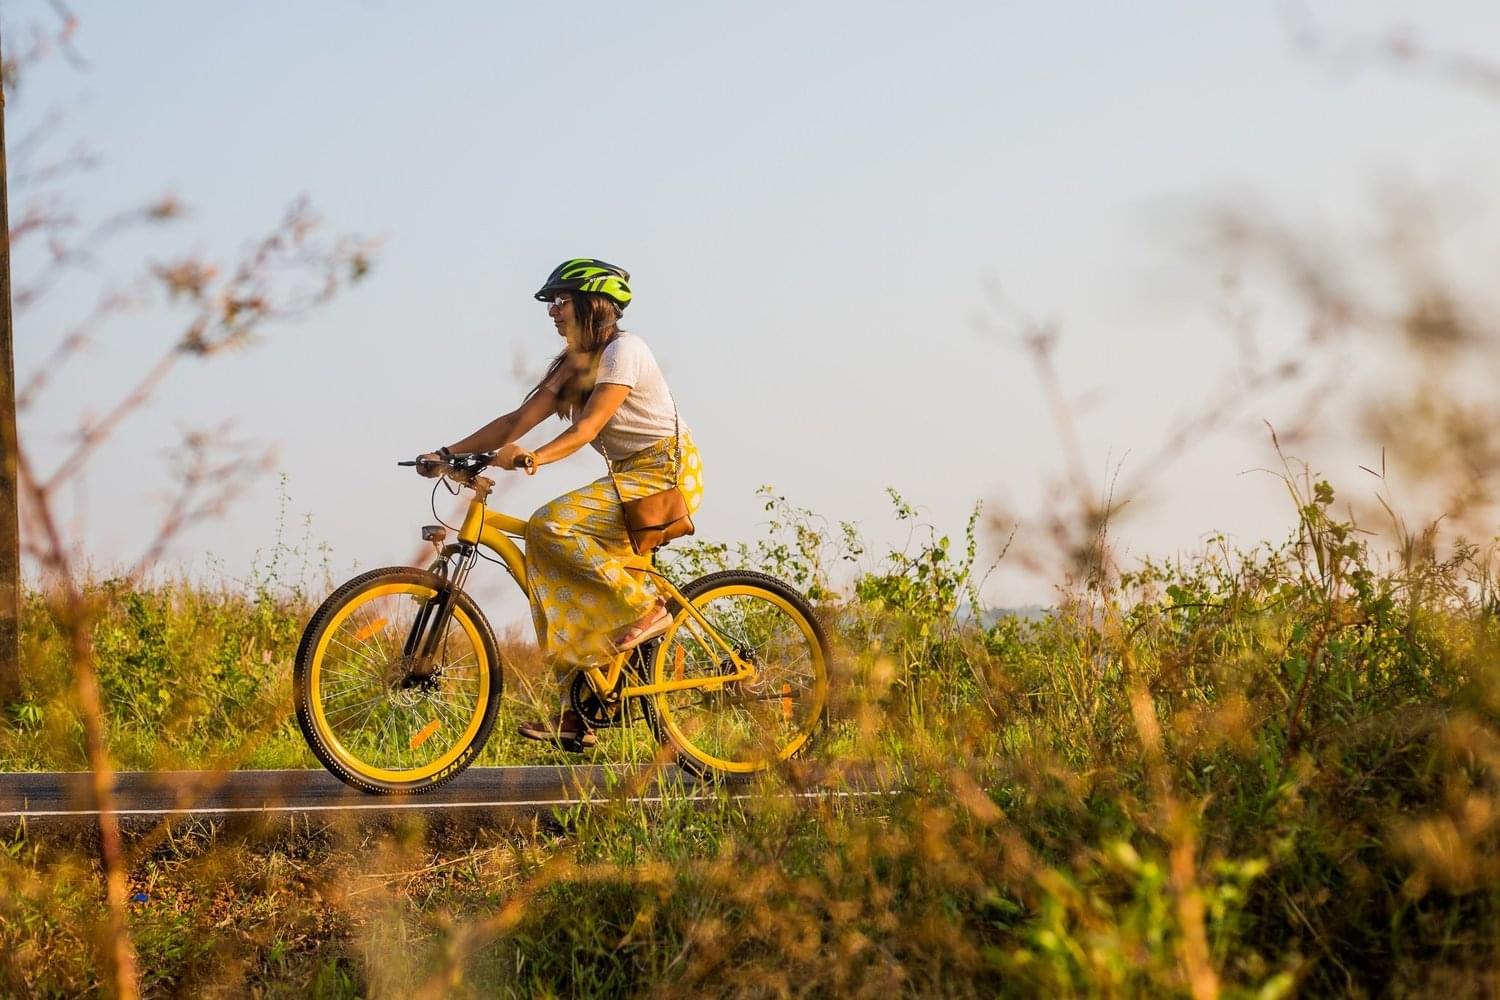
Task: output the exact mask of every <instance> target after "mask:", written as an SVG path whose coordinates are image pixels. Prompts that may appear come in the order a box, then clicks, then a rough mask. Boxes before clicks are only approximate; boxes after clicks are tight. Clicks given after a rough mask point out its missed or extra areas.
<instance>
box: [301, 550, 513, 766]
mask: <svg viewBox="0 0 1500 1000" xmlns="http://www.w3.org/2000/svg"><path fill="white" fill-rule="evenodd" d="M446 588H447V583H446V581H444V580H443V579H442V578H441V577H439V576H437V575H436V574H434V573H430V572H427V571H426V570H419V569H412V568H409V567H399V566H398V567H388V568H385V569H377V570H371V571H370V572H368V573H365V574H363V575H362V576H358V577H355V578H354V579H353V580H350V581H349V582H348V583H346V584H344V585H343V586H342V587H340V588H339V589H338V590H336V591H334V593H333V594H332V595H331V596H330V597H329V598H328V600H326V601H324V602H323V605H322V607H320V608H319V609H318V610H317V612H316V613H315V614H314V615H313V616H312V620H311V621H309V622H308V624H307V628H306V630H305V631H304V632H303V634H302V642H301V644H300V646H299V647H298V650H297V660H296V664H295V666H294V668H293V672H292V680H293V685H294V699H295V701H296V706H297V723H298V725H299V726H301V728H302V734H303V736H304V737H306V739H307V743H308V746H309V747H311V748H312V751H313V754H314V755H315V756H316V757H317V758H318V760H319V761H321V762H322V764H323V766H324V767H326V768H327V769H328V770H329V771H330V772H332V773H333V774H334V775H335V776H336V777H338V778H339V779H340V780H342V781H344V782H345V783H347V784H349V785H352V786H354V787H355V788H358V789H360V790H361V791H365V792H373V793H384V794H390V793H412V792H425V791H428V790H430V789H433V788H436V787H437V786H438V785H441V784H443V783H444V782H447V781H450V780H452V779H453V778H455V777H457V776H458V774H459V773H460V772H462V771H463V769H464V768H466V767H468V766H469V764H471V763H472V762H473V760H474V758H475V757H477V756H478V755H479V752H480V750H482V749H483V748H484V741H485V739H486V738H487V737H488V736H489V733H490V729H491V728H492V727H493V726H494V724H495V712H496V709H497V707H498V706H499V704H500V691H501V684H502V675H501V667H500V656H499V651H498V649H497V648H496V644H495V636H494V633H493V632H492V631H491V630H490V626H489V623H488V622H487V621H485V618H484V615H483V614H481V613H480V611H479V609H478V608H477V607H476V606H475V605H474V602H473V600H471V599H470V597H469V595H468V594H465V593H462V592H460V593H459V594H458V595H457V599H456V600H455V601H454V602H453V609H452V613H451V615H450V616H449V618H448V621H447V622H446V624H445V626H444V628H443V632H442V634H441V635H439V636H438V637H437V639H436V642H435V646H434V647H433V648H434V652H433V653H432V655H431V657H430V658H423V657H420V656H418V655H416V654H415V652H414V649H413V646H414V643H415V639H414V633H415V632H416V631H419V630H420V631H423V632H426V631H430V629H431V624H430V621H429V620H430V619H431V617H432V615H433V614H434V612H435V611H436V609H437V603H438V598H439V596H440V595H441V594H442V593H443V592H444V591H445V589H446Z"/></svg>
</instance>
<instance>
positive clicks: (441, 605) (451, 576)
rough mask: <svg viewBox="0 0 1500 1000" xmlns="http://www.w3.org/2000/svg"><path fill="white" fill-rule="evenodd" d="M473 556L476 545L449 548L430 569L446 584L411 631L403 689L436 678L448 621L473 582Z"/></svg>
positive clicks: (406, 646)
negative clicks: (466, 584) (435, 666)
mask: <svg viewBox="0 0 1500 1000" xmlns="http://www.w3.org/2000/svg"><path fill="white" fill-rule="evenodd" d="M473 555H474V546H473V545H472V544H468V543H464V542H459V543H457V544H455V545H447V546H444V548H443V550H442V553H441V554H440V555H439V556H438V558H437V559H435V560H434V561H433V563H432V565H431V566H430V567H428V569H429V570H430V571H431V572H432V573H434V574H436V576H437V577H438V578H439V579H440V580H441V581H442V583H441V585H439V587H438V592H437V596H436V597H434V598H433V599H432V600H430V601H425V602H423V604H422V608H421V610H419V611H418V612H417V618H416V621H414V622H412V625H411V630H410V631H409V632H407V634H406V643H405V644H404V645H403V647H402V649H401V653H402V655H403V656H404V657H405V658H406V662H407V663H408V664H409V665H410V666H409V667H408V668H407V673H406V678H405V679H404V680H403V681H402V686H403V687H411V686H413V685H415V684H419V683H421V682H423V681H426V680H428V679H430V678H431V677H432V675H433V673H434V669H433V666H432V660H433V656H434V655H435V654H436V653H437V651H438V647H439V645H440V644H441V643H442V642H443V639H444V637H445V636H446V635H447V634H448V621H449V619H451V618H452V617H453V605H454V603H455V602H456V601H457V600H458V595H459V593H460V592H461V591H462V590H463V587H464V582H465V581H467V580H468V578H469V570H470V568H471V567H472V566H473V565H474V559H473ZM454 556H457V559H456V560H454V559H453V557H454ZM450 560H452V561H451V562H450Z"/></svg>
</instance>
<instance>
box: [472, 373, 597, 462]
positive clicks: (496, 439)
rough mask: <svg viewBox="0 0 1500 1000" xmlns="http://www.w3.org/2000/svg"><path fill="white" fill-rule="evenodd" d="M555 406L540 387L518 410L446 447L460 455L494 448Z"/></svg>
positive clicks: (521, 432)
mask: <svg viewBox="0 0 1500 1000" xmlns="http://www.w3.org/2000/svg"><path fill="white" fill-rule="evenodd" d="M556 406H557V394H556V393H554V392H553V391H552V390H551V389H548V388H547V387H546V386H542V387H541V388H540V389H538V390H537V391H536V392H535V393H534V394H533V395H532V396H531V397H530V398H528V399H527V400H526V401H525V402H523V403H522V404H521V405H520V406H519V407H518V408H517V409H514V410H512V411H511V412H509V413H507V414H505V415H504V416H502V417H496V418H495V419H494V420H491V421H490V422H489V423H487V424H485V425H484V426H483V427H481V428H479V430H477V431H475V432H474V433H473V434H470V435H469V436H468V437H466V438H464V439H463V440H462V441H455V442H454V443H453V444H451V445H449V446H448V450H449V451H456V452H459V453H460V454H462V453H464V452H471V451H494V450H496V449H497V448H499V447H500V446H502V445H506V444H509V443H510V442H512V441H514V440H516V439H517V438H519V437H522V436H523V435H525V434H526V433H527V432H529V431H530V430H531V429H532V428H534V427H536V425H537V424H539V423H541V422H542V421H543V420H546V419H547V417H549V416H550V415H551V414H552V413H553V412H554V410H555V408H556ZM600 426H603V425H602V424H601V425H600Z"/></svg>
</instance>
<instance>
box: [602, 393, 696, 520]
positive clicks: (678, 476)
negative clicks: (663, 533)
mask: <svg viewBox="0 0 1500 1000" xmlns="http://www.w3.org/2000/svg"><path fill="white" fill-rule="evenodd" d="M662 380H663V381H666V378H665V376H663V379H662ZM667 398H668V399H670V400H671V401H672V436H673V437H674V438H676V440H677V458H676V464H677V468H676V470H675V471H674V472H673V473H672V486H673V488H674V489H675V488H678V487H680V486H681V485H682V420H681V415H680V414H679V413H678V411H677V398H676V397H675V396H673V395H672V390H671V388H670V387H669V388H668V389H667ZM599 433H600V434H601V435H602V434H603V433H604V428H602V427H601V428H600V429H599ZM599 453H600V454H601V455H603V456H604V470H605V471H606V472H608V473H609V482H610V485H611V486H613V487H614V488H615V499H617V500H619V501H620V506H621V507H624V506H625V496H624V494H622V493H621V492H620V481H619V480H617V479H616V478H615V463H613V462H611V461H610V460H609V451H608V450H607V449H606V448H605V447H604V440H603V438H602V437H601V438H600V440H599Z"/></svg>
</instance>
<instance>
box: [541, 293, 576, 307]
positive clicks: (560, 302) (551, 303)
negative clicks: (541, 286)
mask: <svg viewBox="0 0 1500 1000" xmlns="http://www.w3.org/2000/svg"><path fill="white" fill-rule="evenodd" d="M572 301H573V296H571V295H554V296H552V298H550V299H543V300H542V302H543V303H545V304H546V306H547V308H548V310H551V309H554V308H557V309H560V308H562V307H563V306H565V305H567V304H568V303H569V302H572Z"/></svg>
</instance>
